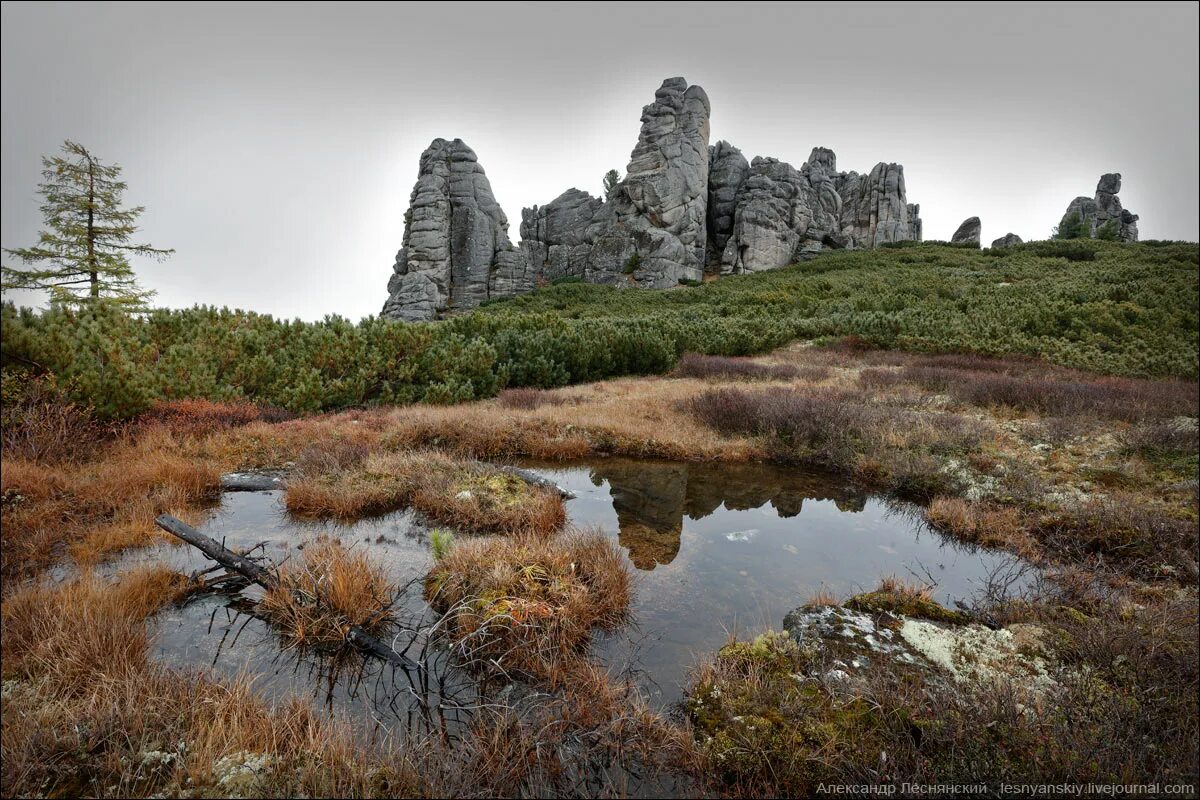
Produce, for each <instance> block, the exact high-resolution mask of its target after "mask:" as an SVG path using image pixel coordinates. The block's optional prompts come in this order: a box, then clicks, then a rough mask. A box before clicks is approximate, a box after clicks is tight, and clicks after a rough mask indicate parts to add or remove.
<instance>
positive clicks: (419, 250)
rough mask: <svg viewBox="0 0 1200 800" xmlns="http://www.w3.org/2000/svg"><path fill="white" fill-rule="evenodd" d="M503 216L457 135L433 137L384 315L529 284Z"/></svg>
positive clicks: (437, 307) (442, 306)
mask: <svg viewBox="0 0 1200 800" xmlns="http://www.w3.org/2000/svg"><path fill="white" fill-rule="evenodd" d="M522 259H523V255H522V254H521V252H520V251H518V250H517V249H516V248H515V247H513V244H512V242H510V241H509V238H508V219H507V218H506V217H505V215H504V211H503V210H502V209H501V208H500V205H499V204H498V203H497V202H496V198H495V196H493V194H492V187H491V184H490V183H489V182H488V179H487V175H486V174H485V173H484V171H483V167H482V166H481V165H480V164H479V160H478V158H477V157H476V155H475V151H473V150H472V149H471V148H470V147H468V146H467V145H466V144H465V143H464V142H463V141H462V140H461V139H455V140H453V141H447V140H445V139H434V140H433V142H432V144H430V145H429V147H428V149H426V150H425V152H424V153H422V154H421V165H420V170H419V172H418V176H417V183H416V185H415V186H414V187H413V191H412V196H411V198H410V200H409V209H408V212H407V213H406V214H405V218H404V238H403V240H402V245H401V247H400V252H398V253H397V254H396V262H395V264H394V266H393V275H392V278H391V279H390V280H389V281H388V299H387V302H386V303H385V304H384V307H383V312H382V313H383V316H385V317H387V318H389V319H402V320H408V321H416V320H423V319H432V318H433V317H434V315H435V313H436V312H439V311H444V310H446V309H459V308H473V307H475V306H477V305H479V304H480V303H481V302H483V301H484V300H486V299H488V298H489V297H490V296H491V294H492V291H493V288H494V285H497V284H498V286H497V287H496V288H498V290H499V292H500V293H501V294H512V293H516V292H520V291H529V290H530V289H532V288H533V284H532V281H531V280H530V275H529V270H528V268H527V266H524V265H523V264H522V263H521V261H522Z"/></svg>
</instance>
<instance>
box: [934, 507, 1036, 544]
mask: <svg viewBox="0 0 1200 800" xmlns="http://www.w3.org/2000/svg"><path fill="white" fill-rule="evenodd" d="M925 517H926V519H927V520H928V521H929V524H930V525H932V526H933V527H934V528H935V529H937V530H939V531H942V532H943V533H948V534H950V535H952V536H954V537H956V538H958V539H962V540H964V541H967V542H972V543H973V544H978V545H980V546H982V547H993V548H1007V549H1009V550H1012V551H1014V552H1016V553H1020V554H1022V555H1025V556H1027V557H1029V556H1032V555H1033V554H1034V553H1035V546H1034V543H1033V541H1032V540H1031V537H1030V535H1029V527H1030V524H1029V520H1028V518H1027V514H1025V513H1023V512H1022V511H1021V510H1020V509H1017V508H1013V507H1011V506H1002V505H999V504H997V503H988V502H978V501H976V502H972V501H970V500H964V499H962V498H960V497H935V498H933V500H932V501H931V502H930V504H929V507H928V508H927V509H926V511H925Z"/></svg>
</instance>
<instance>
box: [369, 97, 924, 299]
mask: <svg viewBox="0 0 1200 800" xmlns="http://www.w3.org/2000/svg"><path fill="white" fill-rule="evenodd" d="M709 114H710V105H709V100H708V96H707V95H706V94H705V93H704V90H703V89H701V88H700V87H699V86H689V85H688V83H687V81H686V80H684V79H683V78H668V79H667V80H665V81H663V83H662V86H661V87H659V89H658V91H657V92H655V94H654V102H652V103H650V104H649V105H647V106H645V107H644V108H643V109H642V127H641V131H640V132H639V134H638V141H637V144H636V145H635V147H634V148H633V152H632V153H631V155H630V160H629V166H628V168H627V174H626V176H625V178H624V179H622V180H621V181H620V182H619V183H618V184H617V185H616V187H614V188H613V190H612V191H611V192H609V195H608V197H607V198H606V199H601V198H598V197H592V196H591V195H589V194H588V193H587V192H583V191H580V190H578V189H569V190H567V191H566V192H563V193H562V194H561V195H559V196H558V197H557V198H555V199H554V200H552V201H551V202H549V203H547V204H546V205H544V206H534V207H533V208H527V209H524V210H523V211H522V214H521V245H520V248H516V247H514V246H513V245H512V243H511V242H510V241H509V238H508V221H507V219H506V218H505V216H504V212H503V211H501V209H500V206H499V205H498V204H497V203H496V199H495V197H494V196H493V195H492V189H491V185H490V184H489V182H488V179H487V176H486V175H485V174H484V171H483V167H482V166H480V164H479V162H478V159H477V158H476V156H475V153H474V152H473V151H472V150H471V148H469V147H467V146H466V145H465V144H464V143H463V142H462V140H460V139H455V140H454V141H452V142H448V141H446V140H444V139H435V140H434V142H433V143H432V144H431V145H430V146H429V149H428V150H426V151H425V152H424V153H423V154H422V155H421V164H420V171H419V174H418V178H417V184H416V186H415V187H414V188H413V192H412V197H411V199H410V205H409V210H408V212H407V214H406V215H405V220H404V237H403V240H402V246H401V248H400V252H399V253H398V254H397V255H396V263H395V265H394V268H393V273H394V274H393V275H392V277H391V280H390V281H389V282H388V300H387V303H386V304H385V305H384V308H383V316H385V317H387V318H390V319H401V320H427V319H433V318H434V317H435V316H436V315H437V313H438V312H441V311H445V310H450V309H461V308H472V307H474V306H477V305H479V304H480V303H481V302H483V301H484V300H486V299H489V298H492V297H507V296H510V295H514V294H520V293H522V292H527V291H530V290H532V289H533V288H534V287H535V286H536V285H538V284H539V283H540V282H544V281H551V280H555V279H557V278H564V277H577V278H582V279H583V280H585V281H588V282H590V283H602V284H609V285H614V286H621V287H625V286H637V287H643V288H667V287H671V286H676V285H678V284H679V283H680V282H683V281H692V280H700V279H701V278H703V276H704V272H705V269H706V267H708V268H710V269H712V270H714V271H715V270H717V269H719V270H720V271H721V272H723V273H739V272H753V271H757V270H763V269H774V268H776V267H781V266H785V265H787V264H791V263H793V262H795V261H796V260H797V259H800V258H807V257H809V256H811V255H812V254H815V253H817V252H819V251H820V250H821V249H823V248H825V247H834V248H842V247H850V248H859V247H877V246H879V245H881V244H884V243H887V242H895V241H902V240H906V239H920V238H921V220H920V217H919V213H918V212H919V211H920V206H918V205H915V204H912V205H910V204H909V203H908V202H907V200H906V198H905V190H904V168H903V167H901V166H899V165H898V164H886V163H880V164H877V165H876V166H875V168H874V169H872V170H871V172H870V173H868V174H866V175H860V174H858V173H856V172H845V173H844V172H838V171H837V162H836V158H835V156H834V154H833V151H832V150H828V149H826V148H823V147H817V148H813V150H812V153H811V154H810V155H809V158H808V161H806V162H805V163H804V164H803V165H802V166H801V167H800V169H795V168H794V167H792V166H791V165H790V164H788V163H786V162H783V161H780V160H779V159H776V158H761V157H756V158H755V159H754V160H753V161H752V162H747V160H746V158H745V156H743V155H742V153H741V151H739V150H738V149H737V148H736V147H734V146H733V145H731V144H729V143H728V142H723V141H722V142H718V143H717V144H715V145H713V146H712V147H710V146H709V143H708V142H709Z"/></svg>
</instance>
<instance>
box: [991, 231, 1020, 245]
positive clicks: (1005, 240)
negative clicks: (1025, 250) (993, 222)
mask: <svg viewBox="0 0 1200 800" xmlns="http://www.w3.org/2000/svg"><path fill="white" fill-rule="evenodd" d="M1024 242H1025V240H1024V239H1022V238H1021V237H1020V236H1017V235H1016V234H1015V233H1006V234H1004V235H1003V236H1001V237H1000V238H999V239H995V240H993V241H992V247H1012V246H1013V245H1014V244H1023V243H1024Z"/></svg>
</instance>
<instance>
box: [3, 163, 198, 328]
mask: <svg viewBox="0 0 1200 800" xmlns="http://www.w3.org/2000/svg"><path fill="white" fill-rule="evenodd" d="M62 151H63V154H64V155H61V156H53V157H51V158H45V157H43V158H42V179H43V182H42V183H41V184H39V185H38V194H40V195H41V196H42V197H43V200H44V202H43V203H42V206H41V211H42V216H43V218H44V220H45V224H46V228H47V229H46V230H43V231H42V232H41V234H40V235H39V237H38V242H37V244H36V245H34V246H33V247H22V248H18V249H15V250H10V249H7V248H6V249H5V251H4V252H6V253H8V254H9V255H11V256H13V257H14V258H16V259H17V260H18V261H20V262H21V263H22V264H23V265H24V266H23V267H9V266H5V267H4V268H3V282H2V286H3V288H4V290H5V291H8V290H12V289H33V290H44V291H48V292H50V295H51V299H52V300H54V301H56V302H63V303H68V304H74V305H81V304H83V303H88V302H92V301H97V300H101V299H107V300H111V301H115V302H117V303H118V304H120V305H122V306H125V307H128V308H143V307H144V306H145V304H146V301H147V300H148V299H149V298H150V297H151V296H152V295H153V292H150V291H147V290H144V289H142V288H141V287H140V286H138V283H137V280H136V278H135V277H134V274H133V268H132V267H130V265H129V256H131V255H137V256H148V257H151V258H154V259H156V260H158V261H162V260H163V259H165V258H166V257H167V256H169V255H171V253H173V252H175V251H174V250H163V249H160V248H156V247H154V246H152V245H150V244H135V243H132V242H131V241H130V240H131V239H132V238H133V235H134V234H135V233H137V231H138V228H137V225H136V222H137V219H138V217H139V216H140V215H141V213H142V212H143V211H145V208H144V207H142V206H136V207H134V208H122V206H121V196H122V195H123V194H124V192H125V188H126V186H125V183H124V182H123V181H121V180H120V175H121V167H120V166H118V165H116V164H104V163H102V162H101V161H100V159H98V158H96V157H95V156H94V155H92V153H91V152H89V151H88V149H87V148H86V147H84V146H83V145H80V144H77V143H75V142H72V141H70V140H68V141H66V142H64V143H63V146H62Z"/></svg>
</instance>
